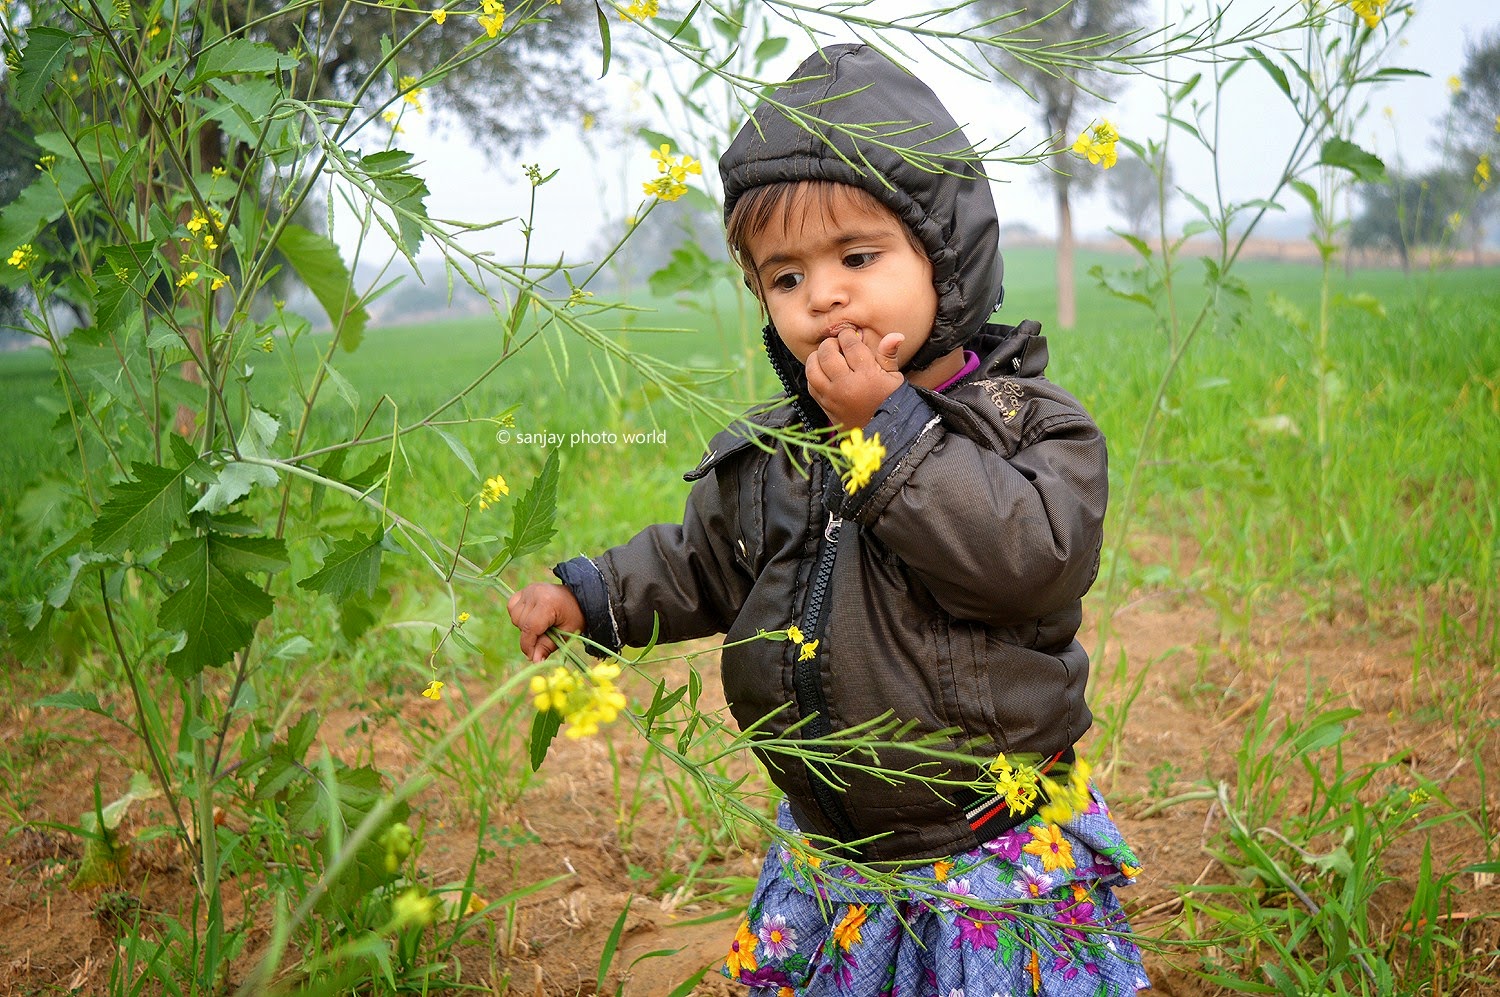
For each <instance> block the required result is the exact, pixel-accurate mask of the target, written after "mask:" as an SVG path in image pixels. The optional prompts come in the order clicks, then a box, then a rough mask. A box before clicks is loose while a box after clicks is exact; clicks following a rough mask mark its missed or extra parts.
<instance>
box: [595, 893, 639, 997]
mask: <svg viewBox="0 0 1500 997" xmlns="http://www.w3.org/2000/svg"><path fill="white" fill-rule="evenodd" d="M634 899H635V897H633V896H632V897H627V898H626V900H625V907H624V909H623V910H621V911H620V916H619V917H617V918H615V926H614V927H613V928H611V929H610V932H609V937H608V938H606V939H605V940H604V949H603V951H601V952H600V953H599V979H598V985H597V987H596V988H595V989H596V990H597V991H598V992H602V991H603V990H604V978H605V977H606V976H608V975H609V967H610V964H611V963H613V962H614V961H615V952H616V951H617V950H618V949H619V947H620V936H621V935H623V934H624V933H625V922H626V921H627V920H628V919H629V918H630V901H632V900H634Z"/></svg>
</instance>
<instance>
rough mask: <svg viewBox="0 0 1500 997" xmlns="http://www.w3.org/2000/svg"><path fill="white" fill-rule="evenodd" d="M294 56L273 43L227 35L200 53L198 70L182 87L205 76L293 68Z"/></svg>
mask: <svg viewBox="0 0 1500 997" xmlns="http://www.w3.org/2000/svg"><path fill="white" fill-rule="evenodd" d="M296 68H297V60H296V59H295V58H294V57H292V56H290V55H282V54H281V53H280V52H279V51H277V50H276V46H274V45H268V44H266V43H264V42H252V41H249V40H247V39H244V38H230V39H227V40H225V41H221V42H219V43H218V44H217V45H215V46H213V47H212V48H210V49H209V50H208V51H206V52H204V53H203V56H202V58H200V59H199V60H198V72H197V74H196V75H195V76H194V77H193V78H192V79H191V80H190V81H189V82H188V84H187V86H186V87H185V88H184V89H187V90H192V89H193V88H195V87H198V86H201V85H202V84H203V83H204V82H205V81H206V80H212V79H217V78H218V77H221V76H232V75H235V74H237V73H250V74H254V75H258V76H267V75H269V74H271V73H274V72H276V71H277V70H278V69H288V70H290V69H296Z"/></svg>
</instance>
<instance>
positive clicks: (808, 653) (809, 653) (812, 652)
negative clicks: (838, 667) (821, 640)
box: [797, 640, 818, 661]
mask: <svg viewBox="0 0 1500 997" xmlns="http://www.w3.org/2000/svg"><path fill="white" fill-rule="evenodd" d="M817 656H818V642H817V641H815V640H810V641H808V642H807V643H806V644H803V645H802V653H801V654H799V655H797V660H798V661H811V660H812V659H814V658H816V657H817Z"/></svg>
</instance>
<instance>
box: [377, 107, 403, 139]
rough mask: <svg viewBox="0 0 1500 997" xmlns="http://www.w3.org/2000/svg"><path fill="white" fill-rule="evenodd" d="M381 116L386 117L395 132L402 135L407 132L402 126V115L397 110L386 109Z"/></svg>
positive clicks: (387, 122)
mask: <svg viewBox="0 0 1500 997" xmlns="http://www.w3.org/2000/svg"><path fill="white" fill-rule="evenodd" d="M381 117H382V118H384V119H385V123H386V124H388V125H390V126H391V131H392V132H393V133H394V134H396V135H401V134H404V133H405V132H406V129H405V128H402V127H401V122H400V120H399V118H400V115H398V114H397V113H396V112H395V111H386V112H385V113H384V114H382V115H381Z"/></svg>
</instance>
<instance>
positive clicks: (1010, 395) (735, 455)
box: [555, 46, 1107, 861]
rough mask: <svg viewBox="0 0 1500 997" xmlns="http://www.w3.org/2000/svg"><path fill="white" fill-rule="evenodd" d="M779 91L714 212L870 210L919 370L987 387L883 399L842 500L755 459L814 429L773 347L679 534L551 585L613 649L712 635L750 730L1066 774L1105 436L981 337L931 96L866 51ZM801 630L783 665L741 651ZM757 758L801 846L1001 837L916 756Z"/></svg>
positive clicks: (960, 156)
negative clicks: (781, 795) (916, 270)
mask: <svg viewBox="0 0 1500 997" xmlns="http://www.w3.org/2000/svg"><path fill="white" fill-rule="evenodd" d="M792 80H793V82H792V83H791V84H790V85H789V86H786V87H783V88H780V89H778V90H777V91H776V93H775V94H774V95H773V98H772V99H770V100H768V101H766V102H764V103H763V104H762V105H761V106H760V107H759V108H758V109H757V110H756V112H755V115H754V117H753V119H752V121H751V122H749V123H747V124H746V126H745V127H744V129H742V130H741V132H740V134H739V136H738V137H737V138H736V139H735V141H734V143H733V144H732V145H731V146H730V148H729V150H728V152H726V153H725V155H724V157H723V159H722V160H721V163H720V172H721V175H722V177H723V179H724V186H725V200H726V204H727V205H729V206H730V207H732V205H733V202H734V200H735V199H737V198H738V197H739V196H740V195H741V194H742V193H743V192H744V191H745V190H747V189H748V188H750V187H752V186H755V185H757V184H763V183H771V182H775V181H780V180H801V179H832V180H838V181H841V182H845V183H851V184H856V185H858V186H860V187H862V188H864V189H865V190H868V191H870V192H871V193H872V194H874V195H875V196H876V197H878V198H879V199H880V200H881V201H882V202H883V203H884V204H886V205H887V206H888V207H890V208H891V210H892V211H894V212H895V213H896V214H897V216H898V217H900V218H902V220H903V221H905V222H906V224H907V225H908V226H909V227H910V228H911V229H912V230H913V231H914V232H915V233H917V235H918V238H919V240H920V241H921V242H922V244H923V245H924V246H925V247H927V251H928V255H929V257H930V258H931V259H932V262H933V271H934V277H933V279H934V283H935V285H936V287H937V290H938V313H937V323H936V326H935V328H934V330H933V332H932V335H931V338H930V339H929V343H930V344H931V343H935V344H937V345H936V347H935V350H936V352H935V353H933V354H932V355H927V356H924V353H925V352H926V351H923V352H919V353H918V355H917V356H916V358H914V364H916V365H925V364H927V363H929V362H930V361H931V360H932V359H934V358H935V356H940V355H942V354H943V353H946V352H948V351H951V350H953V349H954V348H956V347H959V346H964V347H966V348H967V349H969V350H972V351H974V352H976V353H978V354H979V356H980V357H981V363H980V366H979V369H978V370H977V371H975V372H973V373H972V374H970V375H968V376H966V377H965V378H964V379H963V380H962V381H960V382H959V383H958V384H956V385H953V386H951V387H949V388H947V389H946V390H945V391H944V392H942V393H936V392H932V391H928V390H925V389H922V388H917V387H914V386H913V385H911V384H910V383H908V384H905V385H903V386H902V387H901V388H899V389H898V390H896V391H895V392H893V393H892V394H891V395H890V397H889V398H887V399H886V400H885V402H884V403H883V404H882V405H881V407H880V409H879V411H877V412H876V414H875V416H874V418H873V419H872V420H871V422H870V423H869V424H868V425H867V426H865V427H864V431H865V434H866V436H867V437H868V436H872V435H873V434H876V433H878V434H879V435H880V439H881V442H882V444H883V445H884V446H885V448H886V454H885V457H884V460H883V461H882V463H881V466H880V468H879V470H878V471H877V472H876V473H875V475H874V477H873V478H872V480H871V481H870V482H869V483H868V484H867V485H865V486H863V487H862V488H859V489H858V490H856V491H855V492H854V493H853V494H848V493H846V492H845V490H844V488H843V486H842V484H841V483H840V481H839V479H838V477H837V475H836V473H835V472H834V471H833V469H832V468H831V467H830V466H829V465H828V463H827V461H826V460H823V459H821V458H818V459H815V460H810V459H809V457H808V454H807V453H806V452H805V451H803V450H801V449H800V448H796V447H789V446H787V445H784V444H781V443H778V442H776V441H774V440H770V439H769V438H766V437H765V436H764V432H763V431H762V429H761V427H764V428H771V427H791V426H794V425H796V424H798V423H804V424H808V425H810V426H812V425H821V424H822V422H823V420H822V419H821V416H822V413H821V411H820V410H819V409H818V408H817V406H816V404H815V403H814V402H813V401H812V399H811V397H810V396H809V395H808V394H807V389H806V383H805V379H804V377H803V376H802V368H801V364H799V363H797V362H796V360H795V359H794V358H793V357H792V355H791V353H790V351H788V350H787V349H786V347H785V346H784V345H783V344H782V343H781V341H780V339H779V337H778V336H777V335H776V334H775V331H774V329H769V328H768V330H767V336H766V341H767V349H768V351H769V353H770V358H771V361H772V364H773V366H774V367H775V368H776V370H777V372H778V373H779V374H780V375H781V377H782V380H783V382H784V384H785V385H786V389H787V393H788V404H784V405H782V406H780V407H778V408H776V409H774V410H773V411H772V412H770V413H769V414H762V415H758V416H755V417H753V418H751V419H748V420H747V421H746V422H745V423H743V424H740V425H737V426H734V427H731V428H730V429H728V430H725V431H724V432H722V433H720V434H719V435H718V436H716V437H715V438H714V439H713V441H712V442H711V444H710V449H709V452H708V453H707V454H706V455H705V456H704V458H703V460H702V461H701V462H700V463H699V465H698V467H697V468H695V469H694V470H693V471H692V472H690V473H689V474H688V475H687V476H686V477H687V479H688V480H690V481H692V482H694V485H693V488H692V491H691V493H690V495H689V498H688V503H687V508H686V511H685V513H684V516H683V521H682V522H681V523H680V524H677V523H671V524H660V525H656V526H651V527H648V528H646V529H645V530H643V531H642V532H641V533H640V534H638V535H637V536H636V537H635V538H634V539H632V540H631V541H629V542H628V543H625V544H623V545H621V546H619V547H616V548H613V549H612V550H609V551H606V552H605V553H603V554H601V555H599V556H598V557H595V558H582V557H581V558H575V559H574V560H572V561H568V562H565V563H564V564H561V565H558V566H557V568H556V569H555V570H556V572H557V574H558V577H559V578H561V579H562V581H563V582H564V583H565V584H566V585H568V587H569V588H570V589H571V590H572V591H573V593H574V595H575V596H576V597H577V598H578V601H579V604H580V606H581V607H582V608H583V610H584V615H585V618H586V619H587V635H588V636H589V637H590V638H591V639H593V640H595V641H597V642H598V643H599V644H601V645H603V646H605V647H609V648H620V647H622V646H642V645H644V644H646V643H648V642H649V641H650V640H651V638H652V635H653V634H657V635H658V637H659V639H660V640H662V641H664V642H666V641H676V640H686V639H690V638H695V637H703V636H708V635H710V634H716V633H721V634H724V635H725V643H726V645H729V646H726V647H725V649H724V651H723V652H722V657H721V664H722V673H723V682H724V690H725V694H726V697H727V698H728V701H729V704H730V709H731V711H732V712H733V714H734V717H735V719H736V721H737V722H738V723H739V724H740V726H741V727H742V728H745V727H749V726H751V725H752V724H754V725H757V726H758V729H759V730H761V731H764V732H765V733H766V734H769V735H780V734H783V733H786V732H788V731H789V730H792V731H793V733H792V735H791V736H793V737H801V738H825V737H836V736H837V735H838V733H839V732H841V731H846V730H848V729H850V728H852V727H857V726H858V725H861V724H863V723H866V722H868V721H872V720H875V719H876V718H881V717H893V718H896V719H897V720H899V721H902V722H905V723H906V724H908V725H909V728H908V729H909V731H911V732H912V733H916V734H935V733H937V732H949V733H948V734H946V735H945V737H947V738H948V739H949V743H951V744H953V745H962V744H972V743H975V742H978V743H980V744H983V745H984V747H983V748H981V749H979V750H978V751H977V752H976V754H977V756H978V757H977V758H976V762H975V764H974V765H973V766H968V767H966V766H955V767H953V768H951V769H950V771H949V772H948V773H947V777H948V778H952V779H955V780H957V781H963V780H965V779H969V778H973V777H975V776H977V775H978V773H979V772H980V771H981V770H982V768H983V766H984V764H985V762H986V761H987V760H988V759H987V756H988V757H992V756H993V754H994V753H995V752H997V751H1004V752H1007V753H1018V752H1019V753H1034V754H1037V755H1043V756H1051V755H1054V754H1056V753H1058V752H1062V751H1065V750H1066V749H1068V748H1070V747H1071V746H1072V745H1073V743H1074V742H1075V741H1076V740H1077V739H1078V738H1079V737H1080V736H1081V735H1082V734H1083V733H1084V731H1086V730H1087V729H1088V727H1089V725H1090V723H1091V717H1090V714H1089V710H1088V707H1087V705H1086V704H1085V702H1084V690H1085V687H1086V685H1087V681H1088V657H1087V655H1086V654H1085V653H1084V650H1083V648H1082V646H1081V645H1080V644H1079V643H1078V641H1077V639H1076V634H1077V631H1078V627H1079V624H1080V622H1081V599H1082V596H1083V594H1084V593H1085V592H1086V591H1087V590H1088V588H1089V586H1090V585H1091V584H1092V582H1093V580H1094V576H1095V575H1096V573H1097V571H1098V565H1099V551H1100V546H1101V541H1102V527H1103V520H1104V511H1105V503H1106V497H1107V472H1106V456H1105V445H1104V438H1103V436H1102V435H1101V433H1100V432H1099V429H1098V427H1097V426H1096V425H1095V424H1094V423H1093V421H1092V420H1091V419H1090V418H1089V417H1088V415H1087V413H1086V412H1085V411H1084V410H1083V409H1082V407H1081V406H1080V405H1079V404H1078V402H1077V401H1076V400H1074V399H1073V398H1072V397H1071V396H1070V395H1068V394H1067V393H1066V392H1065V391H1063V390H1061V389H1060V388H1058V387H1056V386H1055V385H1053V384H1051V383H1050V382H1049V381H1047V380H1046V379H1045V378H1044V377H1043V372H1044V370H1045V368H1046V363H1047V349H1046V342H1045V340H1044V339H1043V338H1042V337H1041V336H1040V335H1039V331H1040V327H1039V326H1037V325H1036V323H1034V322H1023V323H1022V324H1021V325H1019V326H1016V327H1009V326H998V325H990V324H988V319H989V316H990V314H991V312H992V311H993V309H994V307H995V305H996V304H997V302H998V300H999V297H1000V282H1001V266H1000V255H999V250H998V246H997V238H996V233H997V230H998V225H997V221H996V212H995V207H994V201H993V199H992V197H991V195H990V192H989V185H988V183H987V181H985V180H984V178H983V174H982V172H980V171H979V169H978V167H977V165H976V164H974V163H973V162H972V161H971V160H970V159H969V158H967V157H966V155H965V153H966V152H967V151H968V150H969V144H968V142H967V140H966V139H965V138H964V137H963V134H962V132H961V131H959V129H958V127H957V126H956V125H955V124H954V123H953V121H952V119H951V118H950V117H949V116H948V114H947V112H946V111H945V110H944V109H943V107H942V105H941V104H940V103H939V102H938V100H937V98H936V97H935V96H933V94H932V92H931V91H930V90H929V89H928V88H927V87H926V86H925V85H923V84H922V83H921V82H920V81H918V80H916V79H915V78H914V77H912V76H911V75H909V74H908V73H906V72H905V71H903V70H902V69H900V68H898V67H896V66H895V65H893V64H892V63H890V62H889V61H888V60H886V59H885V58H884V57H882V56H880V55H879V54H878V53H876V52H875V51H874V50H872V49H869V48H867V47H865V46H832V47H829V48H827V49H824V50H823V51H822V52H821V53H818V54H815V55H814V56H813V57H811V58H810V59H808V60H807V61H806V62H804V63H803V65H802V66H801V67H799V69H798V70H797V72H796V73H795V74H794V75H793V78H792ZM836 95H842V96H836ZM809 115H816V116H817V118H818V119H819V120H817V121H813V120H810V119H809V117H808V116H809ZM798 121H800V122H801V123H800V124H799V123H797V122H798ZM872 123H875V124H872ZM809 127H810V128H811V129H812V130H811V131H809V130H808V129H809ZM820 135H822V136H826V137H827V139H828V141H824V139H823V138H820V137H819V136H820ZM895 145H900V146H904V147H907V155H906V156H902V155H900V154H898V153H896V152H895V151H893V149H892V147H893V146H895ZM913 149H914V150H916V151H915V152H913V151H912V150H913ZM793 625H795V626H797V627H798V628H799V629H800V630H801V631H802V635H803V638H804V643H803V644H801V645H798V644H796V643H794V642H793V641H790V640H754V639H751V638H754V637H755V636H756V635H757V634H758V633H759V632H761V631H779V630H785V629H787V628H788V627H790V626H793ZM813 641H816V642H817V643H816V645H812V642H813ZM809 646H812V647H813V648H814V650H813V651H812V652H808V651H807V648H808V647H809ZM760 754H761V758H762V760H763V761H764V762H765V763H766V766H767V769H768V771H769V773H770V775H771V778H772V779H773V780H774V781H775V782H776V784H777V785H778V786H779V787H780V788H781V789H782V790H783V791H784V792H785V793H786V794H787V798H788V801H789V802H790V804H791V806H792V811H793V815H794V816H795V818H796V820H797V823H798V825H799V826H800V827H801V828H803V829H804V830H805V831H807V832H810V833H813V834H816V835H819V836H822V837H826V838H827V839H831V840H834V841H844V842H859V844H858V845H857V846H856V847H855V851H857V853H858V854H859V856H860V857H862V858H864V859H866V860H870V861H908V860H918V859H928V860H930V859H933V858H937V857H941V856H946V855H952V854H955V853H958V852H961V851H964V850H967V849H969V848H973V847H976V846H977V845H978V844H979V843H981V842H982V841H984V840H987V839H988V838H990V837H992V836H993V835H994V834H995V833H997V832H998V830H999V828H997V827H995V826H994V825H993V824H990V825H985V826H983V828H982V830H976V829H975V828H974V827H973V826H971V825H972V823H973V820H974V818H973V816H972V815H974V814H976V813H980V812H982V811H987V808H988V811H987V812H993V807H992V798H990V799H987V798H984V797H982V796H976V794H975V793H973V792H971V791H970V790H967V789H946V788H945V789H941V790H940V789H938V788H935V787H934V786H933V785H932V784H931V783H927V782H923V781H920V780H917V779H912V778H903V777H902V773H903V772H906V771H910V770H912V768H913V767H914V766H916V765H917V764H919V763H920V761H921V759H920V758H918V757H916V756H915V754H914V753H912V752H903V751H900V750H895V749H887V750H885V751H883V752H882V754H881V763H882V765H883V766H884V768H885V769H886V770H887V771H885V772H881V773H872V772H866V771H860V770H857V769H849V768H833V769H828V768H824V767H823V766H822V765H821V763H814V764H813V766H810V765H809V764H807V763H805V762H804V761H802V760H800V759H796V758H793V757H790V756H788V755H786V754H784V753H781V752H778V751H775V750H762V751H760ZM815 769H820V770H821V771H817V770H815ZM926 771H928V772H929V774H930V773H931V770H930V769H928V770H926Z"/></svg>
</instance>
